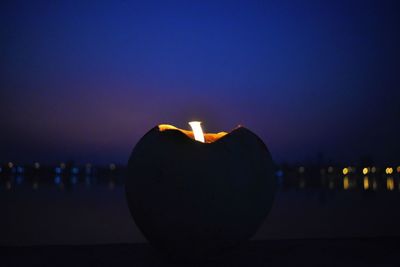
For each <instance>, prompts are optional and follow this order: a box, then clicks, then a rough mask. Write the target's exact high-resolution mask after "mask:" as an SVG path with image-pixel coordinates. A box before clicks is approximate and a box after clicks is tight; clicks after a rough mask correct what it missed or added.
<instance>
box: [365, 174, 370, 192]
mask: <svg viewBox="0 0 400 267" xmlns="http://www.w3.org/2000/svg"><path fill="white" fill-rule="evenodd" d="M368 188H369V180H368V176H364V189H365V190H367V189H368Z"/></svg>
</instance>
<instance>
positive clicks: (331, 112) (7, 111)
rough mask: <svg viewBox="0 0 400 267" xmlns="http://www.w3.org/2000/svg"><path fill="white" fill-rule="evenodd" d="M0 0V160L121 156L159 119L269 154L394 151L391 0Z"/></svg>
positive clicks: (397, 79) (342, 155) (343, 156)
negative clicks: (226, 133)
mask: <svg viewBox="0 0 400 267" xmlns="http://www.w3.org/2000/svg"><path fill="white" fill-rule="evenodd" d="M93 3H94V2H93V1H87V2H86V1H8V2H7V1H2V2H1V4H0V23H1V26H0V31H1V32H0V34H1V42H0V49H1V50H0V89H1V91H0V104H1V105H0V111H1V114H2V124H1V125H2V129H1V131H2V133H1V135H2V137H1V140H0V146H1V147H2V148H1V153H0V160H1V161H6V160H14V161H20V162H30V161H34V160H41V161H48V162H52V161H60V160H66V159H75V160H77V161H80V162H88V161H90V162H99V163H101V162H109V161H116V162H121V163H125V162H126V161H127V158H128V156H129V153H130V151H131V149H132V148H133V146H134V144H135V143H136V142H137V141H138V139H139V138H140V137H141V136H142V135H143V134H144V133H145V132H146V131H147V130H149V129H150V128H152V127H153V126H155V125H156V124H158V123H171V124H175V125H176V126H179V127H185V128H186V127H187V125H186V122H187V121H189V120H192V119H199V120H202V121H203V122H204V126H205V128H206V130H209V131H220V130H229V129H231V128H234V127H235V126H236V125H237V124H243V125H244V126H247V127H248V128H250V129H251V130H253V131H254V132H255V133H257V134H258V135H259V136H260V137H261V138H262V139H263V140H264V141H265V142H266V143H267V145H268V146H269V148H270V150H271V152H272V154H273V157H274V158H275V159H276V160H277V161H278V162H283V161H289V162H298V161H313V160H315V159H316V155H317V153H319V152H321V153H323V154H324V157H325V159H326V160H332V161H336V162H344V161H356V160H358V159H359V157H360V156H366V155H370V156H372V158H374V159H376V160H377V161H378V162H379V161H381V162H383V161H385V162H386V161H388V162H395V161H398V160H399V159H400V157H399V151H400V141H399V138H398V133H399V131H398V128H399V127H398V125H399V121H400V108H399V99H400V98H399V92H398V91H399V85H400V74H399V70H400V67H399V59H400V53H399V47H400V41H399V32H400V29H399V25H400V21H399V20H400V19H399V16H398V14H399V11H400V9H399V5H398V4H397V3H396V1H294V0H293V1H141V2H134V1H109V2H103V1H96V4H93Z"/></svg>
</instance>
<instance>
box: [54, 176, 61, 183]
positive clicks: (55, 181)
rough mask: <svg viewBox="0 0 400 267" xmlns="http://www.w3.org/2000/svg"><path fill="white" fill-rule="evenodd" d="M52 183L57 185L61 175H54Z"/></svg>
mask: <svg viewBox="0 0 400 267" xmlns="http://www.w3.org/2000/svg"><path fill="white" fill-rule="evenodd" d="M54 183H55V184H57V185H59V184H60V183H61V177H60V176H58V175H57V176H56V177H54Z"/></svg>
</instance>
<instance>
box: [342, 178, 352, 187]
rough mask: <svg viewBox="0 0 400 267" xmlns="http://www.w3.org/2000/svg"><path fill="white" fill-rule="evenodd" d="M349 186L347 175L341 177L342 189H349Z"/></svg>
mask: <svg viewBox="0 0 400 267" xmlns="http://www.w3.org/2000/svg"><path fill="white" fill-rule="evenodd" d="M349 187H350V182H349V177H348V176H345V177H344V178H343V189H344V190H347V189H349Z"/></svg>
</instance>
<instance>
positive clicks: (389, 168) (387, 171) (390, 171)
mask: <svg viewBox="0 0 400 267" xmlns="http://www.w3.org/2000/svg"><path fill="white" fill-rule="evenodd" d="M385 172H386V174H392V173H393V168H391V167H387V168H386V170H385Z"/></svg>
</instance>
